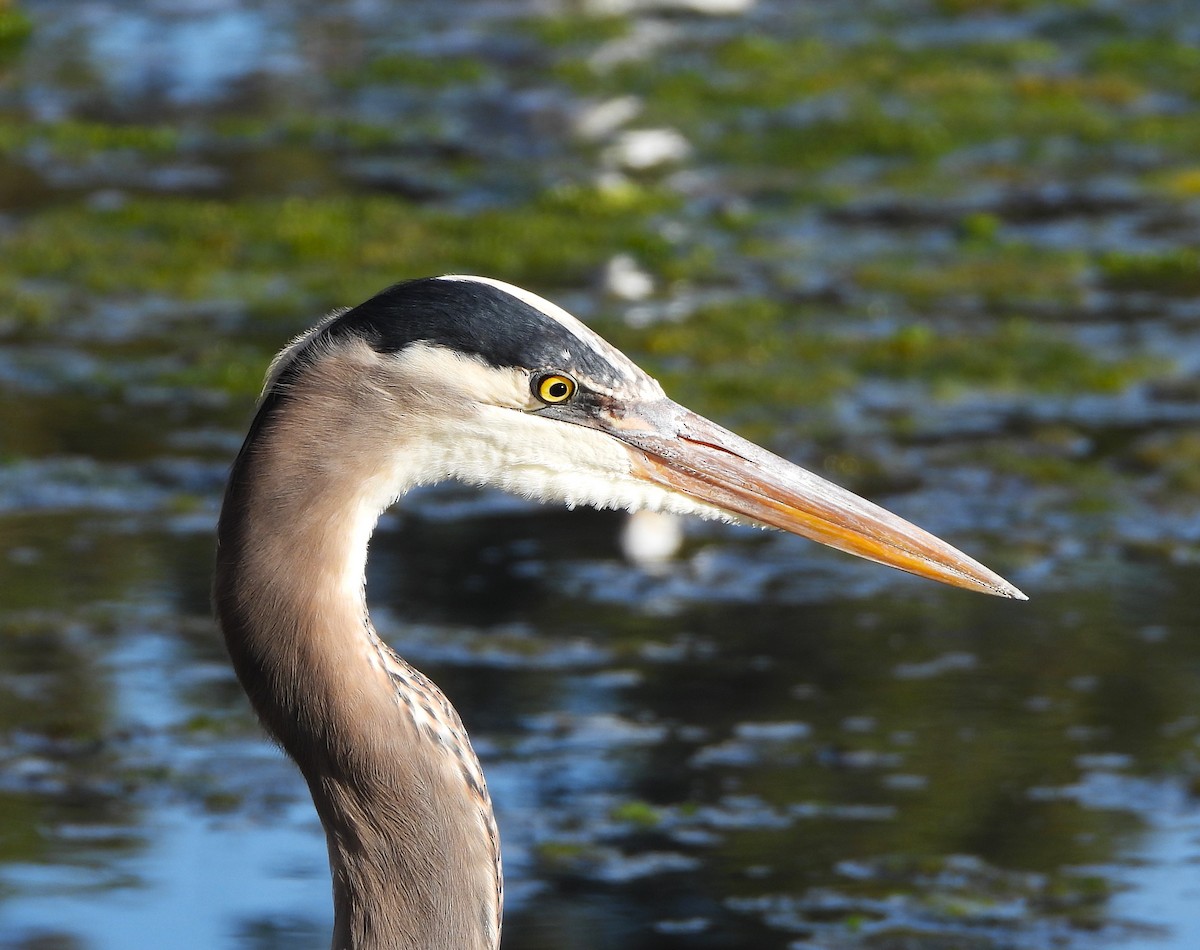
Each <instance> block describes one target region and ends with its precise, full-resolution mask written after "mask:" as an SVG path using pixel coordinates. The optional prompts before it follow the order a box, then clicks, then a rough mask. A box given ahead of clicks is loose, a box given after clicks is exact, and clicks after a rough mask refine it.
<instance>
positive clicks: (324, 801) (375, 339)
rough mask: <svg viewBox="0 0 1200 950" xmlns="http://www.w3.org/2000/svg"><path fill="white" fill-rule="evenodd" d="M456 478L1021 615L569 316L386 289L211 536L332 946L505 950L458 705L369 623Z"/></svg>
mask: <svg viewBox="0 0 1200 950" xmlns="http://www.w3.org/2000/svg"><path fill="white" fill-rule="evenodd" d="M446 479H456V480H459V481H461V482H465V483H469V484H473V485H478V486H490V487H494V488H499V489H503V490H505V491H508V492H513V493H516V494H519V495H522V496H526V497H528V498H531V499H535V500H540V501H556V502H565V503H566V504H567V505H568V506H576V505H590V506H594V507H598V508H623V509H628V510H658V511H665V512H672V513H675V514H682V515H694V516H699V517H701V518H709V519H713V518H716V519H724V520H727V521H736V522H748V523H752V524H757V525H760V526H768V527H773V528H778V529H782V530H784V531H788V532H792V533H795V534H798V535H802V536H804V537H807V538H811V539H814V540H816V541H819V542H821V543H823V544H826V545H830V546H832V547H834V548H839V549H841V550H843V551H846V552H849V553H851V554H855V555H858V556H861V557H864V558H868V559H870V560H873V561H877V562H880V563H882V564H887V565H891V566H893V567H897V568H901V569H903V570H906V571H909V572H911V573H913V574H917V575H920V576H923V577H927V578H931V579H934V580H938V581H942V582H945V583H948V584H952V585H956V586H959V587H963V588H968V589H972V590H976V591H981V592H984V593H988V594H994V595H998V596H1001V597H1009V598H1016V599H1025V597H1024V595H1023V594H1022V593H1021V592H1020V591H1019V590H1017V588H1016V587H1014V586H1013V585H1011V584H1009V583H1008V582H1007V581H1006V580H1004V579H1003V578H1002V577H1000V576H999V575H997V574H995V573H993V572H992V571H990V570H989V569H988V568H986V567H984V566H983V565H982V564H980V563H978V562H977V561H975V560H973V559H971V558H970V557H968V556H967V555H965V554H963V553H961V552H960V551H958V550H956V549H955V548H953V547H951V546H950V545H949V544H947V543H945V542H943V541H941V540H939V539H938V538H936V537H934V536H933V535H931V534H929V533H927V532H925V531H923V530H922V529H920V528H918V527H916V526H914V525H912V524H910V523H909V522H907V521H904V520H903V519H901V518H899V517H897V516H896V515H893V514H891V513H890V512H888V511H886V510H884V509H883V508H880V507H877V506H876V505H874V504H872V503H871V502H868V501H866V500H864V499H862V498H860V497H858V496H857V495H855V494H852V493H851V492H849V491H847V490H845V489H843V488H840V487H838V486H836V485H834V484H832V483H830V482H828V481H826V480H824V479H822V478H820V477H819V476H817V475H815V474H813V473H811V472H808V471H806V470H805V469H803V468H800V467H799V466H796V465H794V464H792V463H790V462H788V461H786V460H784V459H783V458H781V457H779V456H776V455H773V454H772V453H770V452H768V451H766V450H765V449H763V448H760V447H759V446H757V445H755V444H754V443H752V442H749V441H747V440H745V439H742V438H740V437H739V436H737V435H734V434H733V433H732V432H730V431H728V430H726V429H724V428H722V427H720V426H718V425H717V424H715V423H713V422H711V421H709V420H708V419H706V418H704V417H703V416H700V415H697V414H696V413H693V412H691V411H689V410H687V409H685V408H684V407H682V406H681V405H679V404H678V403H675V402H673V401H671V400H670V399H668V398H667V396H666V395H665V393H664V391H663V389H662V387H661V386H660V385H659V383H658V382H657V381H656V380H654V379H653V378H652V377H651V376H650V375H648V374H647V373H646V372H644V371H643V370H641V369H640V368H639V367H638V366H637V365H636V364H635V363H634V362H633V361H631V360H630V359H629V358H628V357H626V356H625V355H624V354H623V353H621V352H620V351H619V350H617V349H616V348H615V347H613V346H612V345H610V344H609V343H607V342H606V341H605V340H603V339H602V338H601V337H600V336H599V335H598V334H597V333H595V332H594V331H593V330H591V329H590V328H589V327H587V326H586V325H584V324H583V323H582V322H581V321H579V320H577V319H576V318H575V317H573V316H571V315H570V314H568V313H567V312H566V311H565V310H563V309H561V308H560V307H558V306H556V305H555V304H552V303H550V302H549V301H547V300H544V299H542V298H541V297H538V296H536V295H534V294H532V293H530V292H528V291H525V290H522V289H521V288H518V287H515V286H513V285H510V284H506V283H503V282H501V281H498V280H494V279H490V278H484V277H468V276H458V275H451V276H443V277H431V278H421V279H416V280H410V281H406V282H403V283H399V284H396V285H394V286H392V287H390V288H388V289H386V290H384V291H382V292H381V293H379V294H377V295H376V296H374V297H372V298H370V299H369V300H367V301H366V302H365V303H362V304H360V305H358V306H356V307H354V308H352V309H344V310H338V311H334V312H333V313H331V314H330V315H328V316H327V317H326V318H325V319H324V320H323V321H321V322H320V323H318V324H317V325H316V326H315V327H313V328H312V329H311V330H309V331H308V332H307V333H304V334H302V335H301V336H299V337H297V338H296V339H295V340H293V341H292V342H291V343H290V344H289V345H287V346H286V347H285V348H284V349H283V350H282V351H281V352H280V353H279V355H278V356H276V358H275V359H274V361H273V362H272V363H271V365H270V368H269V369H268V371H267V376H266V382H265V385H264V388H263V392H262V396H261V397H260V400H259V403H258V408H257V411H256V413H255V415H254V418H253V421H252V423H251V425H250V429H249V433H248V435H247V436H246V439H245V442H244V443H243V445H242V448H241V451H240V452H239V453H238V455H237V458H236V460H235V462H234V464H233V466H232V469H231V473H230V476H229V482H228V486H227V488H226V492H225V497H224V501H223V504H222V509H221V514H220V519H219V524H218V545H217V558H216V571H215V581H214V604H215V609H216V614H217V617H218V620H219V622H220V626H221V629H222V631H223V634H224V638H225V643H226V645H227V647H228V650H229V654H230V657H231V659H232V662H233V666H234V669H235V671H236V673H237V676H238V679H239V680H240V682H241V685H242V686H243V688H244V689H245V691H246V694H247V695H248V696H249V699H250V702H251V705H252V706H253V708H254V710H255V712H256V713H257V715H258V718H259V720H260V721H261V722H262V724H263V726H264V727H265V729H266V731H267V732H269V733H270V735H271V736H272V737H273V738H274V739H275V740H276V741H277V742H278V744H279V745H280V746H281V747H282V748H283V750H284V751H285V752H286V753H287V755H289V756H290V757H291V758H292V759H293V760H294V761H295V763H296V765H297V766H299V769H300V771H301V773H302V774H303V776H304V779H305V780H306V782H307V784H308V788H309V790H310V791H311V793H312V798H313V802H314V805H315V806H316V811H317V813H318V816H319V817H320V820H321V823H322V826H323V828H324V831H325V836H326V841H327V845H328V851H329V865H330V871H331V876H332V883H333V901H334V924H333V942H332V945H333V948H334V950H384V948H388V950H496V948H497V947H498V946H499V944H500V925H501V909H502V905H503V890H502V875H501V865H500V844H499V835H498V833H497V828H496V821H495V818H494V816H493V812H492V806H491V801H490V798H489V795H488V790H487V784H486V782H485V780H484V776H483V772H482V770H481V768H480V765H479V761H478V759H477V758H476V756H475V753H474V752H473V751H472V748H471V743H470V740H469V739H468V736H467V732H466V730H465V729H464V727H463V724H462V721H461V719H460V718H459V715H458V713H457V712H456V711H455V709H454V707H453V706H452V705H451V703H450V701H449V700H448V699H447V698H446V696H445V695H444V694H443V693H442V692H441V690H439V689H438V687H437V686H436V685H435V684H434V683H433V682H431V681H430V680H429V679H428V678H427V677H425V676H424V675H423V674H421V673H420V672H419V671H417V670H416V669H415V668H414V667H413V666H411V665H410V664H409V663H407V662H406V661H405V660H404V659H402V658H401V657H400V656H399V655H398V654H397V653H396V652H395V651H393V650H392V649H391V648H390V647H389V646H388V645H387V644H386V643H384V642H383V640H382V639H381V638H380V637H379V635H378V634H377V633H376V631H375V628H374V627H373V626H372V624H371V620H370V618H369V616H368V613H367V604H366V589H365V568H366V560H367V546H368V542H369V540H370V537H371V534H372V532H373V530H374V528H375V525H376V522H377V521H378V519H379V516H380V515H381V514H382V513H383V512H384V511H385V510H386V509H387V508H388V507H390V506H391V505H392V504H393V503H394V502H396V501H397V500H398V499H399V498H401V497H402V496H403V495H405V493H407V492H408V491H409V490H410V489H413V488H415V487H416V486H420V485H428V484H431V483H434V482H439V481H442V480H446Z"/></svg>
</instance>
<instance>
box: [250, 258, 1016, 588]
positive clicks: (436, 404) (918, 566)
mask: <svg viewBox="0 0 1200 950" xmlns="http://www.w3.org/2000/svg"><path fill="white" fill-rule="evenodd" d="M345 346H353V347H357V348H358V349H359V350H360V351H362V352H364V353H366V354H367V356H366V359H367V360H368V361H369V362H368V365H367V366H366V368H365V369H364V372H363V374H362V376H363V379H362V380H360V383H362V384H363V385H365V386H367V387H368V388H369V389H370V390H371V391H372V392H373V393H375V394H377V395H381V400H377V401H375V402H374V403H372V406H373V408H371V409H369V410H364V411H371V412H376V413H378V412H381V411H382V412H383V413H384V414H385V415H387V416H388V419H387V423H386V425H385V426H384V427H383V431H390V430H393V429H394V430H395V431H396V432H397V433H401V432H403V433H405V434H406V435H407V437H406V438H402V439H401V438H398V439H397V442H396V444H397V446H398V448H397V450H396V458H395V462H394V465H393V468H394V470H395V471H396V472H397V473H399V474H398V475H397V476H396V479H395V480H396V482H397V483H398V484H397V488H396V491H397V493H400V492H403V491H404V490H406V489H407V488H408V487H411V486H412V485H417V484H428V483H432V482H436V481H442V480H444V479H447V478H455V479H459V480H461V481H465V482H468V483H473V484H478V485H488V486H494V487H498V488H501V489H504V490H507V491H510V492H514V493H517V494H520V495H524V496H526V497H530V498H535V499H539V500H544V501H559V502H565V503H566V504H568V505H572V506H574V505H581V504H584V505H591V506H594V507H599V508H624V509H629V510H638V509H651V510H659V511H668V512H674V513H679V514H688V515H697V516H699V517H702V518H720V519H724V520H729V521H739V522H749V523H753V524H759V525H766V526H769V527H772V528H778V529H781V530H783V531H788V532H791V533H793V534H798V535H802V536H803V537H806V538H810V539H812V540H814V541H819V542H820V543H822V544H826V545H829V546H831V547H834V548H837V549H839V550H842V551H846V552H848V553H850V554H854V555H857V556H859V557H863V558H867V559H869V560H872V561H877V562H879V563H881V564H887V565H890V566H892V567H896V568H899V569H901V570H905V571H908V572H910V573H913V574H917V575H919V576H921V577H927V578H931V579H933V580H937V581H941V582H944V583H947V584H952V585H955V586H958V587H963V588H968V589H971V590H976V591H982V592H984V593H988V594H995V595H998V596H1002V597H1011V598H1017V599H1024V595H1023V594H1022V593H1021V592H1020V591H1019V590H1017V589H1016V588H1015V587H1014V586H1012V585H1011V584H1009V583H1008V582H1007V581H1005V580H1004V579H1003V578H1002V577H1000V576H999V575H997V574H995V573H994V572H992V571H991V570H989V569H988V568H986V567H984V566H983V565H982V564H980V563H979V562H977V561H975V560H973V559H972V558H970V557H968V556H967V555H965V554H963V553H962V552H960V551H958V550H956V549H955V548H953V547H952V546H950V545H949V544H947V543H945V542H944V541H941V540H939V539H938V538H936V537H934V536H933V535H931V534H929V533H928V532H926V531H924V530H922V529H921V528H918V527H916V526H915V525H912V524H910V523H909V522H907V521H905V520H904V519H902V518H899V517H897V516H896V515H893V514H891V513H890V512H888V511H886V510H885V509H883V508H880V507H879V506H877V505H875V504H872V503H871V502H869V501H866V500H865V499H863V498H860V497H859V496H857V495H855V494H853V493H852V492H849V491H847V490H845V489H843V488H840V487H838V486H837V485H834V484H833V483H831V482H829V481H827V480H825V479H823V478H821V477H819V476H817V475H815V474H813V473H812V472H809V471H807V470H805V469H803V468H801V467H799V466H797V465H794V464H792V463H791V462H789V461H787V460H785V459H783V458H781V457H779V456H777V455H774V454H772V453H771V452H768V451H767V450H765V449H763V448H761V447H759V446H757V445H755V444H754V443H752V442H749V441H747V440H746V439H743V438H741V437H739V436H737V435H735V434H734V433H732V432H730V431H728V430H727V429H724V428H722V427H721V426H719V425H717V424H716V423H714V422H711V421H710V420H708V419H706V418H704V417H703V416H700V415H697V414H696V413H694V412H691V411H690V410H688V409H686V408H684V407H683V406H681V405H679V404H678V403H675V402H673V401H671V400H670V399H669V398H667V396H666V394H665V393H664V392H663V389H662V387H661V386H660V385H659V384H658V382H657V381H655V380H654V379H653V378H652V377H650V376H649V375H648V374H647V373H645V372H644V371H643V370H641V369H640V368H639V367H638V366H637V365H636V364H635V363H633V362H632V361H631V360H630V359H629V358H628V357H626V356H625V355H624V354H623V353H621V352H620V351H619V350H617V349H616V348H615V347H613V346H612V345H610V344H609V343H607V342H606V341H605V340H603V339H602V338H601V337H600V336H599V335H597V334H596V333H595V332H594V331H592V330H591V329H589V328H588V327H586V326H585V325H584V324H582V323H581V322H580V321H579V320H577V319H576V318H574V317H572V316H571V315H570V314H568V313H567V312H566V311H564V310H563V309H562V308H560V307H558V306H556V305H554V304H552V303H550V302H549V301H546V300H543V299H542V298H540V297H538V296H536V295H534V294H531V293H529V292H527V291H524V290H522V289H520V288H518V287H514V286H512V285H510V284H505V283H502V282H500V281H496V280H491V279H488V278H482V277H463V276H449V277H437V278H425V279H421V280H414V281H408V282H406V283H401V284H397V285H395V286H393V287H391V288H389V289H387V290H385V291H383V292H382V293H380V294H378V295H377V296H375V297H373V298H371V299H370V300H368V301H366V302H365V303H363V304H360V305H359V306H357V307H355V308H353V309H351V310H348V311H342V312H338V313H335V314H332V315H330V317H328V318H327V319H326V320H325V322H323V323H322V324H320V325H318V326H317V327H315V328H314V329H313V330H311V331H309V332H308V333H307V334H305V335H304V336H302V337H300V338H298V339H297V340H296V341H294V342H293V343H292V344H291V345H290V346H289V347H288V348H287V349H285V350H284V351H283V352H282V353H281V354H280V355H279V357H277V359H276V361H275V363H274V364H273V365H272V369H271V372H270V373H269V375H268V380H267V388H266V391H265V392H266V395H267V396H270V395H272V394H279V393H283V392H286V390H287V389H288V387H289V385H290V383H291V382H292V381H294V380H295V378H296V377H297V376H298V375H299V374H302V373H303V372H304V371H305V369H306V368H307V367H311V366H313V365H314V364H315V363H317V362H319V361H320V360H321V358H322V357H323V356H327V355H328V354H330V353H331V352H334V351H336V350H337V349H339V348H340V347H345ZM381 406H382V407H384V408H383V409H381V408H380V407H381ZM414 433H416V434H417V437H413V434H414Z"/></svg>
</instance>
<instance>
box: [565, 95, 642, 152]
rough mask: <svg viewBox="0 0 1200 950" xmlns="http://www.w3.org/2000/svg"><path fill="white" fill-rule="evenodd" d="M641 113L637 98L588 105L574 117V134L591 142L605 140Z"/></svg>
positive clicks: (639, 100)
mask: <svg viewBox="0 0 1200 950" xmlns="http://www.w3.org/2000/svg"><path fill="white" fill-rule="evenodd" d="M641 111H642V100H641V99H639V98H638V97H637V96H617V97H616V98H613V99H605V100H604V101H603V102H593V103H590V104H589V105H586V106H584V107H583V108H582V109H580V111H579V114H578V115H577V116H576V117H575V121H574V123H573V124H574V127H575V134H576V135H577V136H579V137H580V138H581V139H587V140H589V141H593V142H594V141H596V140H597V139H603V138H607V137H608V136H610V135H612V134H613V133H614V132H616V131H617V129H619V128H620V127H621V126H623V125H625V123H627V122H630V121H632V120H633V119H636V118H637V116H638V113H640V112H641Z"/></svg>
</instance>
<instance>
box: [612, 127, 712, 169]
mask: <svg viewBox="0 0 1200 950" xmlns="http://www.w3.org/2000/svg"><path fill="white" fill-rule="evenodd" d="M691 152H692V146H691V145H690V144H689V143H688V140H687V139H685V138H684V137H683V136H682V135H680V134H679V133H678V132H676V131H675V130H674V129H630V130H629V131H628V132H622V133H621V135H620V136H618V137H617V140H616V142H614V143H613V144H612V146H611V147H609V148H608V149H606V150H605V152H604V158H605V160H606V161H607V162H608V163H609V164H610V165H617V166H619V167H621V168H628V169H630V170H632V171H645V170H647V169H650V168H657V167H658V166H660V165H667V164H670V163H672V162H679V161H682V160H683V159H685V158H687V157H688V155H690V154H691Z"/></svg>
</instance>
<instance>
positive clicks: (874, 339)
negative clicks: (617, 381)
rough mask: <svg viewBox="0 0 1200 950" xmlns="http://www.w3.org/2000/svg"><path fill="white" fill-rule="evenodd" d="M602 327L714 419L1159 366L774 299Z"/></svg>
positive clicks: (1030, 331)
mask: <svg viewBox="0 0 1200 950" xmlns="http://www.w3.org/2000/svg"><path fill="white" fill-rule="evenodd" d="M604 329H605V332H606V333H608V335H609V336H610V337H612V338H614V339H616V340H618V341H619V342H620V343H621V344H622V345H623V346H625V347H626V348H628V349H629V350H630V351H632V352H635V353H638V354H639V355H641V356H642V357H644V359H645V361H646V362H647V365H649V366H651V367H653V369H654V370H655V371H656V373H657V375H658V376H659V377H660V378H661V379H662V380H663V382H664V384H665V385H667V387H668V388H669V389H670V390H671V391H672V392H674V393H676V394H678V395H680V396H681V397H682V399H683V401H684V402H691V403H695V404H696V405H697V406H703V407H705V409H706V411H709V412H715V413H718V414H729V413H731V412H732V413H735V414H744V413H745V412H748V411H750V407H754V406H759V407H772V406H773V407H785V406H792V407H811V406H813V405H819V404H822V403H824V402H827V401H828V400H829V399H830V398H832V397H833V396H835V395H837V394H838V393H839V392H841V391H843V390H844V389H845V388H847V387H850V386H852V385H854V383H855V382H856V381H857V380H860V379H863V378H871V377H877V378H883V379H888V380H895V381H904V382H910V383H916V384H920V385H921V386H923V387H925V388H926V389H927V390H928V391H930V392H931V393H933V394H934V395H936V396H938V397H939V398H953V397H956V396H959V395H961V394H963V393H965V392H968V391H972V390H990V391H995V392H1014V393H1015V392H1026V391H1036V392H1042V393H1070V392H1117V391H1120V390H1121V389H1122V388H1124V387H1125V386H1127V385H1129V384H1130V383H1131V382H1133V381H1135V380H1139V379H1143V378H1146V377H1149V376H1153V375H1154V374H1155V373H1158V372H1160V371H1161V370H1162V369H1163V367H1162V365H1161V364H1160V363H1159V362H1156V361H1154V360H1149V359H1147V358H1143V357H1129V358H1126V359H1116V358H1110V359H1105V358H1101V357H1098V356H1097V355H1095V354H1093V353H1092V352H1091V351H1090V350H1088V349H1087V348H1086V347H1083V346H1081V345H1079V344H1077V343H1075V342H1073V341H1072V340H1070V339H1069V338H1068V337H1066V336H1064V335H1062V334H1061V333H1060V332H1057V331H1055V330H1053V329H1051V328H1049V327H1047V326H1045V325H1044V324H1041V323H1038V322H1035V321H1032V320H1029V319H1027V318H1023V317H1012V318H1008V319H1004V320H1001V321H998V322H988V323H986V324H983V325H981V326H978V327H972V328H961V327H949V326H947V327H939V326H937V325H935V324H933V323H930V322H928V321H913V322H909V323H906V324H904V325H902V326H898V327H896V328H895V329H893V330H890V331H888V332H882V333H880V332H877V331H871V332H854V331H850V332H847V330H846V329H845V328H840V327H839V326H838V325H837V324H836V323H830V322H829V321H828V320H827V319H822V318H821V317H820V315H819V314H815V313H814V312H812V311H811V309H810V310H805V309H802V308H795V309H793V308H790V307H788V306H787V305H786V304H784V303H782V302H780V301H778V300H775V299H772V298H747V299H741V300H734V301H729V302H726V303H722V304H714V305H710V306H705V307H702V308H700V309H699V310H697V311H696V312H695V313H694V314H693V315H692V316H691V318H690V319H689V320H687V321H686V322H682V323H661V324H657V325H654V326H651V327H649V328H646V329H643V330H638V331H632V330H629V329H621V328H620V327H617V326H605V328H604ZM778 412H779V411H778V410H776V417H775V424H776V425H778V424H779V423H780V422H781V421H782V420H781V419H779V418H778Z"/></svg>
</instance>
